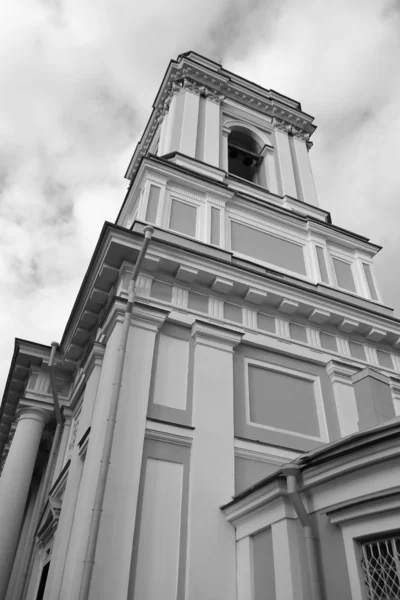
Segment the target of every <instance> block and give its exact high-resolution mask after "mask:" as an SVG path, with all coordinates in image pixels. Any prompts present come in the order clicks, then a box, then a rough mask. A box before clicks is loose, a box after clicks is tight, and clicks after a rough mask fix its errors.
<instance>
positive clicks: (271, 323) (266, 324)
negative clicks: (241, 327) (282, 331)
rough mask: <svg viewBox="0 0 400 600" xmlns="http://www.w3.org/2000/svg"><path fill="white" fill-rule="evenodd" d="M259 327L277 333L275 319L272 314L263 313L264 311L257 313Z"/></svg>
mask: <svg viewBox="0 0 400 600" xmlns="http://www.w3.org/2000/svg"><path fill="white" fill-rule="evenodd" d="M257 327H258V329H262V330H263V331H269V332H270V333H275V331H276V326H275V319H274V317H271V316H270V315H263V314H262V313H258V315H257Z"/></svg>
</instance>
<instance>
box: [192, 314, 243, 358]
mask: <svg viewBox="0 0 400 600" xmlns="http://www.w3.org/2000/svg"><path fill="white" fill-rule="evenodd" d="M192 337H193V340H194V343H195V345H197V344H200V345H203V346H210V347H211V348H215V349H217V350H224V351H225V352H226V351H228V352H233V351H234V348H236V346H237V345H238V344H240V342H241V339H242V337H243V334H242V333H240V332H238V331H231V330H229V329H226V328H223V327H216V326H213V325H209V324H207V323H204V322H201V321H195V322H194V323H193V325H192Z"/></svg>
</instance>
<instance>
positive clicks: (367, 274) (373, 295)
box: [363, 263, 378, 300]
mask: <svg viewBox="0 0 400 600" xmlns="http://www.w3.org/2000/svg"><path fill="white" fill-rule="evenodd" d="M363 267H364V273H365V277H366V279H367V283H368V287H369V291H370V294H371V298H372V299H373V300H378V294H377V292H376V287H375V283H374V280H373V278H372V273H371V267H370V266H369V265H368V264H366V263H363Z"/></svg>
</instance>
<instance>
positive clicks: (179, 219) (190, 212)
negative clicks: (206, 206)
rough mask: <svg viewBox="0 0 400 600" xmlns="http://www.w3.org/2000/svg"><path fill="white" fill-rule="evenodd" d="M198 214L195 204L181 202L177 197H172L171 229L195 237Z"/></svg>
mask: <svg viewBox="0 0 400 600" xmlns="http://www.w3.org/2000/svg"><path fill="white" fill-rule="evenodd" d="M196 216H197V208H196V207H195V206H192V205H191V204H186V203H185V202H180V201H179V200H176V199H175V198H173V199H172V201H171V215H170V220H169V227H170V229H173V230H174V231H178V232H179V233H184V234H185V235H190V236H192V237H194V236H195V235H196Z"/></svg>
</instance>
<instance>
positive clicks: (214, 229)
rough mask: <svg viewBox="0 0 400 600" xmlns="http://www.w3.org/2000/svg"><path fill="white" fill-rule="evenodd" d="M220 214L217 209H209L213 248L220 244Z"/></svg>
mask: <svg viewBox="0 0 400 600" xmlns="http://www.w3.org/2000/svg"><path fill="white" fill-rule="evenodd" d="M220 214H221V211H219V210H218V208H214V207H213V206H212V207H211V240H210V241H211V243H212V244H214V245H215V246H219V244H220Z"/></svg>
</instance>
